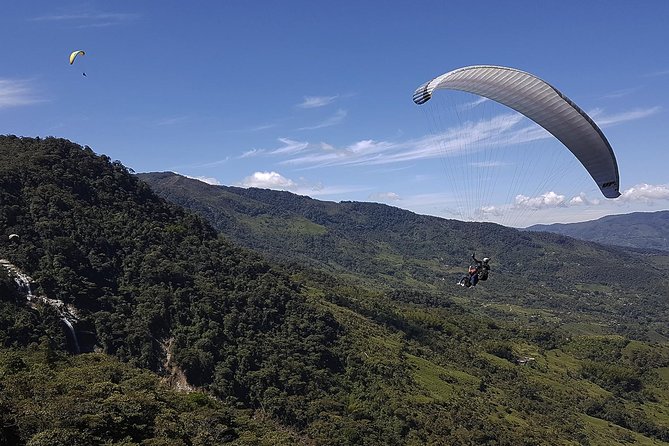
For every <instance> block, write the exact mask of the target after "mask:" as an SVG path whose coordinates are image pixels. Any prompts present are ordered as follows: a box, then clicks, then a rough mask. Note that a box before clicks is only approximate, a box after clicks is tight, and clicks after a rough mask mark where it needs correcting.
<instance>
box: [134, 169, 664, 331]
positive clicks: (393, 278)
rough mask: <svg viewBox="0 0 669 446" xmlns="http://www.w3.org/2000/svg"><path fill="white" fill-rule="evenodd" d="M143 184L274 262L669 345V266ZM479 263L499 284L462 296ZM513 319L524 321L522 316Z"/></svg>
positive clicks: (297, 200) (163, 179)
mask: <svg viewBox="0 0 669 446" xmlns="http://www.w3.org/2000/svg"><path fill="white" fill-rule="evenodd" d="M139 177H140V178H141V179H142V180H144V181H146V182H148V183H149V184H150V185H151V187H152V188H153V189H154V190H155V191H156V192H157V193H158V194H160V195H161V196H163V197H165V198H166V199H168V200H170V201H172V202H174V203H176V204H179V205H182V206H184V207H187V208H189V209H192V210H193V211H195V212H196V213H198V214H199V215H201V216H202V217H204V218H205V219H207V220H208V221H209V222H210V223H211V224H212V225H213V226H214V227H215V228H216V229H218V230H219V231H220V232H221V233H223V234H225V235H226V236H227V237H229V238H230V239H231V240H233V241H235V242H236V243H239V244H240V245H243V246H246V247H249V248H251V249H255V250H257V251H259V252H262V253H263V254H264V255H265V256H267V257H268V258H271V259H274V260H277V261H281V262H291V263H298V264H303V265H309V266H311V267H314V268H318V269H319V270H321V271H328V272H330V273H333V274H339V275H343V276H346V277H349V278H353V279H357V280H358V281H361V282H362V283H368V284H372V285H373V286H375V287H382V288H386V289H398V288H402V289H403V288H411V289H414V290H422V291H426V292H430V293H437V294H439V295H446V296H449V297H452V298H454V299H456V300H457V299H464V300H470V299H474V300H475V301H477V302H480V303H482V304H483V305H485V306H486V308H488V312H489V313H490V314H495V315H500V313H505V312H507V313H508V312H509V311H507V310H508V308H509V307H508V304H511V305H521V306H524V307H532V308H535V309H543V310H547V311H549V312H550V315H551V316H552V317H555V318H558V319H560V320H562V321H563V322H565V323H570V324H573V326H574V328H579V327H583V326H584V322H585V323H586V324H585V325H588V324H590V323H591V322H593V321H594V320H596V324H595V325H596V327H595V325H592V324H590V330H591V331H593V332H595V333H597V332H598V331H597V327H602V326H605V327H608V328H610V329H613V330H620V329H621V328H624V329H628V328H629V329H630V330H633V331H635V332H637V333H636V336H645V337H646V339H658V334H659V335H660V337H659V338H660V339H667V338H669V330H667V327H669V311H668V310H669V280H668V279H667V276H668V275H667V271H668V266H669V255H658V254H657V253H652V254H650V253H643V252H635V251H629V250H625V249H619V248H615V247H610V246H603V245H599V244H595V243H588V242H582V241H578V240H574V239H572V238H569V237H565V236H561V235H554V234H548V233H530V232H524V231H518V230H515V229H512V228H506V227H503V226H499V225H495V224H489V223H463V222H459V221H456V220H445V219H440V218H436V217H429V216H423V215H417V214H414V213H412V212H409V211H405V210H401V209H398V208H393V207H390V206H386V205H382V204H375V203H356V202H343V203H333V202H326V201H319V200H314V199H311V198H309V197H303V196H298V195H295V194H291V193H289V192H280V191H272V190H263V189H253V188H250V189H244V188H237V187H227V186H212V185H208V184H205V183H203V182H200V181H197V180H192V179H189V178H185V177H182V176H179V175H176V174H173V173H152V174H140V175H139ZM472 252H476V253H478V255H479V257H482V256H488V257H491V258H492V262H491V265H492V273H491V278H490V280H489V281H488V282H486V283H482V284H481V286H479V287H478V288H477V289H476V290H465V289H459V288H454V287H453V284H454V283H455V282H456V281H457V279H459V277H460V276H461V275H462V274H463V272H464V271H465V270H466V267H467V266H468V262H470V260H469V257H470V255H471V253H472ZM649 278H650V280H649ZM497 310H499V311H497ZM511 313H512V315H513V317H522V312H520V313H521V314H519V312H518V311H511ZM544 314H546V313H544ZM593 318H594V319H593ZM632 326H633V327H632ZM644 333H645V334H644Z"/></svg>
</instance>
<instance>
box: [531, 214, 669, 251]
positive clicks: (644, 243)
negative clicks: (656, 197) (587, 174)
mask: <svg viewBox="0 0 669 446" xmlns="http://www.w3.org/2000/svg"><path fill="white" fill-rule="evenodd" d="M527 230H528V231H545V232H553V233H555V234H562V235H567V236H569V237H574V238H578V239H581V240H589V241H592V242H597V243H603V244H607V245H617V246H625V247H628V248H642V249H660V250H663V251H669V211H657V212H633V213H631V214H623V215H608V216H606V217H602V218H600V219H597V220H592V221H584V222H579V223H568V224H561V223H556V224H552V225H534V226H530V227H529V228H527Z"/></svg>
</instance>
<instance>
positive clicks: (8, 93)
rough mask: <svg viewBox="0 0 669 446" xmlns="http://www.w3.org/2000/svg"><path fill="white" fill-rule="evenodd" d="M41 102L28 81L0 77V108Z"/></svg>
mask: <svg viewBox="0 0 669 446" xmlns="http://www.w3.org/2000/svg"><path fill="white" fill-rule="evenodd" d="M38 102H43V100H42V99H39V98H38V97H36V96H35V93H34V92H33V90H32V88H31V87H30V85H29V83H28V81H25V80H15V79H0V108H9V107H19V106H22V105H31V104H35V103H38Z"/></svg>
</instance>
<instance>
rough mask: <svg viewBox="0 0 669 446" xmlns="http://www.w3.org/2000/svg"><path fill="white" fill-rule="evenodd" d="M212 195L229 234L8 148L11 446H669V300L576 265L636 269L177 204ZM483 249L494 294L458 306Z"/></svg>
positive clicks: (289, 214)
mask: <svg viewBox="0 0 669 446" xmlns="http://www.w3.org/2000/svg"><path fill="white" fill-rule="evenodd" d="M173 181H177V182H178V181H181V180H179V179H177V180H173ZM187 184H190V183H187ZM197 187H201V186H199V185H198V186H197ZM211 191H214V192H215V193H214V194H213V195H216V194H219V193H221V191H223V192H225V194H226V196H227V200H228V201H229V202H230V203H234V205H235V209H236V210H235V212H231V211H229V210H226V211H224V210H223V209H222V208H220V209H213V210H212V215H218V216H219V218H220V219H222V220H225V219H229V220H230V222H229V223H228V224H229V225H230V226H229V227H228V230H227V231H224V232H225V233H224V234H223V235H220V234H218V233H217V231H216V230H215V229H214V228H213V227H212V226H210V224H209V223H207V222H206V221H205V220H204V219H202V218H201V217H199V216H197V215H196V214H194V213H191V212H190V211H188V210H185V209H183V208H181V207H178V206H176V205H174V204H170V203H168V202H167V201H165V200H164V199H162V198H159V197H158V196H157V195H156V194H155V193H154V192H153V191H152V190H151V189H150V188H149V186H148V185H147V184H146V183H144V182H143V181H141V180H139V179H138V178H137V177H136V176H135V175H132V174H131V173H129V172H128V170H127V169H126V168H125V167H124V166H123V165H122V164H120V163H119V162H112V161H111V160H110V159H109V158H107V157H105V156H98V155H96V154H95V153H93V151H92V150H91V149H90V148H88V147H81V146H79V145H77V144H74V143H72V142H70V141H67V140H63V139H56V138H46V139H40V138H19V137H14V136H0V258H2V259H4V260H7V261H9V262H11V263H12V264H14V265H15V266H16V267H17V268H18V269H19V270H21V271H22V272H23V273H25V274H27V275H29V276H31V277H32V278H33V279H34V280H35V282H34V283H33V284H32V293H33V294H34V295H36V296H40V299H37V298H32V299H31V300H30V301H29V300H28V299H27V296H28V291H27V289H26V287H19V286H17V283H16V281H15V279H16V277H17V269H16V268H14V267H12V268H10V269H8V268H5V267H4V266H0V445H4V444H8V445H10V444H11V445H17V446H23V445H30V446H40V445H50V446H54V445H57V446H61V445H62V446H64V445H88V444H108V445H116V446H120V445H130V444H137V445H140V444H141V445H147V446H148V445H170V446H190V445H192V446H203V445H218V444H231V445H238V446H240V445H245V446H248V445H294V444H306V445H343V446H354V445H355V446H367V445H383V446H389V445H390V446H394V445H398V446H399V445H402V446H404V445H412V446H413V445H426V444H435V445H437V444H452V445H461V444H462V445H472V444H489V445H498V446H512V445H513V446H516V445H525V446H529V445H552V444H556V443H559V444H591V445H604V444H606V445H624V444H630V443H636V444H642V445H659V444H666V443H667V442H669V415H668V414H669V374H668V373H667V370H669V347H667V345H666V338H665V337H664V336H663V333H664V334H667V333H666V330H667V327H668V326H669V324H667V323H666V319H662V317H663V316H664V313H663V311H664V309H665V308H666V295H664V296H660V293H662V292H664V291H663V290H664V289H663V288H662V287H663V286H666V285H664V284H663V283H662V282H659V281H658V282H657V287H658V289H659V291H657V290H656V291H653V289H652V287H651V286H647V284H646V283H645V282H644V284H643V285H641V286H639V288H638V289H636V290H635V289H632V288H630V286H631V283H632V282H633V281H632V279H628V278H626V277H624V275H625V274H626V272H625V270H624V269H622V267H621V268H620V269H617V270H614V271H603V272H597V271H596V270H597V268H592V269H587V273H588V274H589V275H591V276H592V278H582V277H581V276H582V274H578V271H579V266H578V265H575V264H574V263H573V262H583V261H584V260H586V259H591V258H594V259H603V258H610V259H612V261H614V262H622V263H625V262H626V263H627V264H628V265H629V271H630V272H631V274H633V273H635V272H636V271H637V270H638V269H639V268H641V266H640V265H641V262H642V260H644V257H642V256H641V254H638V253H634V252H631V253H628V252H626V251H621V250H616V249H614V248H602V247H600V246H598V245H596V244H594V243H587V242H578V241H575V240H573V239H570V238H567V237H563V236H558V235H550V234H531V233H524V232H520V231H515V230H508V229H506V228H501V227H499V226H496V225H471V224H463V223H460V222H455V221H445V220H440V219H433V218H428V217H423V216H418V215H415V214H411V213H407V212H406V211H401V210H399V209H394V208H390V207H387V206H381V205H375V204H364V203H344V204H341V205H339V204H335V203H323V202H318V201H316V200H310V199H307V198H304V197H296V196H294V195H291V194H286V193H275V192H271V191H258V190H248V191H233V192H231V191H230V190H228V189H226V188H216V189H209V188H208V187H207V188H206V189H202V190H199V192H200V194H201V196H200V197H197V196H190V197H184V200H185V201H188V200H190V201H191V202H192V203H199V205H202V206H204V204H206V203H203V202H201V201H199V200H200V199H204V198H207V196H208V195H209V192H211ZM237 192H239V193H237ZM244 194H248V195H244ZM254 195H257V197H254ZM209 206H210V207H211V205H209ZM241 210H243V211H244V212H241ZM306 211H308V212H306ZM235 226H239V227H237V228H235ZM237 231H238V232H237ZM10 234H17V235H18V237H11V238H10V237H9V235H10ZM244 236H245V237H246V240H247V242H246V243H245V245H246V246H251V245H252V242H253V243H255V245H254V246H259V247H263V246H264V247H265V248H263V250H264V251H265V252H266V253H271V254H272V255H273V257H272V260H271V262H272V263H270V261H267V260H265V259H264V258H263V257H261V255H260V254H257V253H254V252H252V251H250V250H248V248H245V247H240V246H239V245H238V244H236V243H237V242H239V243H241V242H243V241H244V240H245V239H244ZM271 237H274V238H276V240H274V241H271V242H270V241H268V240H267V239H269V238H271ZM463 240H467V241H466V242H463ZM463 244H467V245H466V246H465V247H464V248H463ZM293 245H294V246H293ZM483 246H485V247H486V248H488V251H489V253H490V255H491V256H492V257H493V259H499V260H497V262H498V263H493V268H494V270H493V272H494V276H492V277H491V280H489V281H488V282H486V283H485V286H480V287H477V288H476V289H469V290H465V289H464V288H461V287H454V286H453V285H452V283H451V282H450V277H451V275H454V274H456V272H458V273H459V272H460V271H461V270H462V269H463V268H464V267H465V266H466V265H467V261H466V260H465V261H463V260H462V258H465V259H466V257H467V256H468V255H470V251H471V250H473V249H476V250H477V251H481V254H486V255H487V254H488V253H484V252H483V250H482V248H481V247H483ZM314 247H317V248H319V249H331V250H332V251H331V253H319V254H318V255H317V256H314V255H312V256H310V255H309V250H310V249H313V248H314ZM268 248H269V249H268ZM293 248H296V249H293ZM298 248H299V249H298ZM435 249H436V251H439V252H438V253H435ZM280 250H283V251H285V253H283V254H282V255H283V256H284V258H286V259H291V262H293V263H291V264H287V263H286V264H279V263H278V259H280V258H281V255H280V253H278V252H277V251H280ZM312 254H313V253H312ZM441 256H443V258H440V257H441ZM444 259H446V260H448V261H450V262H453V263H452V264H451V266H450V267H449V268H451V269H452V271H446V272H444V271H443V270H444V262H445V260H444ZM456 259H457V264H456ZM297 260H299V262H298V261H297ZM525 260H527V261H530V262H536V263H537V264H538V265H541V266H542V267H545V266H547V265H554V266H555V269H554V271H553V272H552V274H549V273H547V272H541V273H540V275H539V276H537V277H536V278H534V277H533V275H532V273H531V272H528V271H526V270H527V269H528V268H527V266H524V265H523V264H522V263H523V262H524V261H525ZM646 260H647V262H646V264H645V265H644V268H646V270H644V271H645V272H647V269H648V268H656V269H657V271H658V272H660V273H665V272H666V268H667V266H666V263H664V264H663V263H662V262H666V261H667V259H666V257H662V256H659V257H658V256H655V257H649V258H647V259H646ZM514 262H515V263H514ZM542 262H543V263H542ZM584 264H586V263H581V265H584ZM2 265H8V263H7V262H3V263H2ZM317 266H322V267H323V268H319V269H317V268H316V267H317ZM509 273H517V274H516V277H514V275H513V274H509ZM615 275H620V276H621V277H614V276H615ZM646 276H647V274H645V275H644V277H646ZM21 277H25V276H21ZM440 277H447V278H449V280H448V283H447V282H446V281H442V280H439V278H440ZM574 277H579V278H580V279H579V281H577V282H572V280H573V278H574ZM493 278H494V279H495V280H493ZM22 280H23V279H22ZM597 281H600V282H597ZM512 301H513V302H514V303H515V304H512V303H511V302H512ZM60 302H62V303H64V304H68V305H70V307H69V309H70V313H69V314H71V315H73V316H75V319H73V321H70V320H67V321H66V322H67V323H65V322H64V320H63V318H62V314H61V313H59V312H58V311H57V308H60V307H58V304H59V303H60ZM522 303H530V304H533V305H534V304H537V305H538V304H541V305H542V306H543V307H542V308H536V305H535V308H532V307H530V306H523V305H518V304H522ZM60 305H61V306H62V304H60ZM484 311H485V313H484ZM495 312H497V314H498V315H499V317H498V316H497V315H496V313H495ZM70 322H72V323H71V325H72V326H73V329H74V332H75V334H76V335H78V336H79V337H80V340H81V343H80V347H81V348H80V349H69V350H68V345H69V344H68V342H67V339H66V336H65V335H66V334H70V335H71V331H68V330H69V325H68V324H69V323H70ZM77 351H83V352H84V353H83V354H74V353H76V352H77ZM175 389H179V392H178V393H177V392H176V391H175Z"/></svg>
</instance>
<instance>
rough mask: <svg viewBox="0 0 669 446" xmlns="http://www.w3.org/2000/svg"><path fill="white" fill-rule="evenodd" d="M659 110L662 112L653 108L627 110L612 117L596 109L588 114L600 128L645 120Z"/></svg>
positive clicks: (658, 107)
mask: <svg viewBox="0 0 669 446" xmlns="http://www.w3.org/2000/svg"><path fill="white" fill-rule="evenodd" d="M660 110H662V107H660V106H655V107H650V108H638V109H635V110H629V111H626V112H621V113H616V114H613V115H606V114H605V113H604V111H603V110H602V109H599V108H597V109H594V110H592V111H591V112H589V113H588V114H589V115H590V117H591V118H592V119H594V120H595V122H596V123H597V125H599V126H600V127H607V126H612V125H616V124H620V123H621V122H627V121H634V120H637V119H643V118H647V117H648V116H652V115H654V114H657V113H658V112H659V111H660Z"/></svg>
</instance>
